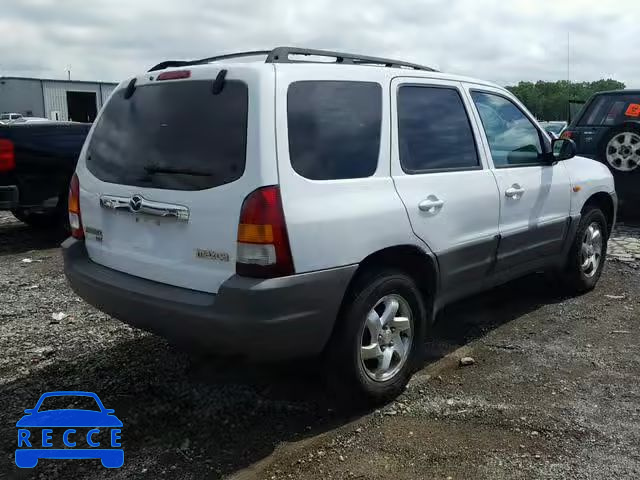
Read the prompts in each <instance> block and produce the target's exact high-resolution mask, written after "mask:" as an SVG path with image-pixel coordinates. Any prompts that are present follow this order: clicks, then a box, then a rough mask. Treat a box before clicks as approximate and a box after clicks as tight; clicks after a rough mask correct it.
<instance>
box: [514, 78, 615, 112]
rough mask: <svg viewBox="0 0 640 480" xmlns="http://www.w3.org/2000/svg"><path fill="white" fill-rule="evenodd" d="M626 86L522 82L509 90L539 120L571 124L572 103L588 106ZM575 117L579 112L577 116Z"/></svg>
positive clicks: (564, 81)
mask: <svg viewBox="0 0 640 480" xmlns="http://www.w3.org/2000/svg"><path fill="white" fill-rule="evenodd" d="M623 88H625V84H624V83H622V82H618V81H617V80H612V79H607V80H604V79H603V80H598V81H596V82H568V81H567V80H560V81H557V82H543V81H541V80H540V81H537V82H535V83H533V82H520V83H518V84H517V85H514V86H510V87H507V90H509V91H510V92H512V93H513V94H514V95H515V96H517V97H518V98H519V99H520V101H521V102H522V103H524V104H525V105H526V107H527V108H528V109H529V111H531V113H533V114H534V115H535V116H536V118H537V119H538V120H569V118H570V116H571V114H572V110H573V109H571V108H570V104H571V103H575V102H584V101H586V100H587V99H588V98H589V97H590V96H591V95H593V94H594V93H596V92H601V91H603V90H620V89H623ZM573 115H575V112H573Z"/></svg>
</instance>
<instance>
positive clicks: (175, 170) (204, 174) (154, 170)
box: [144, 165, 212, 177]
mask: <svg viewBox="0 0 640 480" xmlns="http://www.w3.org/2000/svg"><path fill="white" fill-rule="evenodd" d="M144 169H145V171H146V172H147V173H169V174H176V175H193V176H194V177H211V176H212V175H211V173H209V172H203V171H201V170H192V169H189V168H173V167H154V166H151V165H149V166H146V167H144Z"/></svg>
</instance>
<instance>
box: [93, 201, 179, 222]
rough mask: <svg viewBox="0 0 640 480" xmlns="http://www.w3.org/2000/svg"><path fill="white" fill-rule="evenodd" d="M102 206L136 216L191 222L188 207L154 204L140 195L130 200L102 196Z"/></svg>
mask: <svg viewBox="0 0 640 480" xmlns="http://www.w3.org/2000/svg"><path fill="white" fill-rule="evenodd" d="M100 206H101V207H102V208H108V209H112V210H126V211H128V212H131V213H135V214H138V213H139V214H143V215H154V216H157V217H175V218H176V219H178V220H180V221H183V222H187V221H189V209H188V208H187V207H184V206H182V205H175V204H173V203H163V202H154V201H152V200H147V199H145V198H143V197H142V196H140V195H133V196H132V197H130V198H129V197H118V196H115V195H102V196H101V197H100Z"/></svg>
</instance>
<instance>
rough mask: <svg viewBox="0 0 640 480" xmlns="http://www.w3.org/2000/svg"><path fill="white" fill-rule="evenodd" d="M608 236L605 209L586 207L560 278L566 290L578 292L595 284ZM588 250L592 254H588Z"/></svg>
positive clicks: (582, 291)
mask: <svg viewBox="0 0 640 480" xmlns="http://www.w3.org/2000/svg"><path fill="white" fill-rule="evenodd" d="M595 231H598V232H599V236H598V237H596V236H595ZM590 238H591V247H592V248H591V249H590V250H589V249H587V251H586V252H585V250H584V248H585V246H588V243H589V239H590ZM595 238H600V241H599V242H598V241H596V240H595ZM608 238H609V232H608V231H607V220H606V218H605V216H604V213H602V210H600V209H599V208H597V207H591V208H588V209H587V210H586V211H585V212H584V213H583V215H582V218H581V219H580V223H579V225H578V229H577V231H576V235H575V237H574V240H573V244H572V245H571V248H570V250H569V258H568V259H567V266H566V269H565V271H564V274H563V278H562V280H563V284H564V286H565V287H566V289H567V293H570V294H580V293H584V292H588V291H589V290H592V289H593V288H594V287H595V286H596V283H598V280H599V278H600V275H601V274H602V268H603V267H604V262H605V259H606V257H607V240H608ZM598 250H599V252H600V253H599V256H598ZM591 253H593V254H594V255H595V257H594V256H592V255H588V254H591ZM587 257H588V258H587ZM596 257H597V258H596Z"/></svg>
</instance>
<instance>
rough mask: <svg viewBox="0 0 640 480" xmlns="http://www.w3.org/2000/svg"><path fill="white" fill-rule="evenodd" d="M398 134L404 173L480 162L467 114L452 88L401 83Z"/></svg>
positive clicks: (468, 166) (454, 167)
mask: <svg viewBox="0 0 640 480" xmlns="http://www.w3.org/2000/svg"><path fill="white" fill-rule="evenodd" d="M398 138H399V146H400V164H401V166H402V169H403V170H404V171H405V172H406V173H422V172H427V171H433V170H447V169H469V168H479V166H480V162H479V160H478V153H477V150H476V144H475V140H474V137H473V132H472V130H471V125H470V123H469V117H468V116H467V112H466V109H465V107H464V104H463V103H462V98H461V97H460V93H459V92H458V91H457V90H456V89H454V88H442V87H427V86H414V85H409V86H403V87H400V89H399V91H398Z"/></svg>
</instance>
